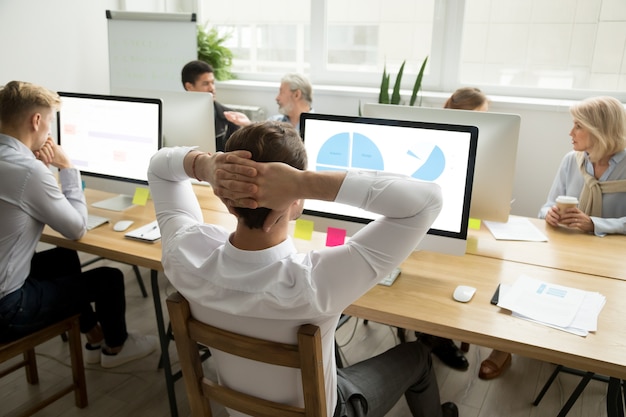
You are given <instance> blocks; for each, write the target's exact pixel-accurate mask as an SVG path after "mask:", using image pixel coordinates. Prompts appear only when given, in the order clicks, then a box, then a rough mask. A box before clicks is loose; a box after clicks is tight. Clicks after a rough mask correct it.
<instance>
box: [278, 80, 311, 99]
mask: <svg viewBox="0 0 626 417" xmlns="http://www.w3.org/2000/svg"><path fill="white" fill-rule="evenodd" d="M280 82H281V83H285V84H287V85H288V86H289V90H291V91H296V90H300V91H301V92H302V99H303V100H304V101H306V102H307V103H309V106H310V105H311V104H313V87H312V86H311V82H310V81H309V79H308V78H306V77H305V76H304V75H302V74H286V75H285V76H284V77H283V78H282V79H281V80H280Z"/></svg>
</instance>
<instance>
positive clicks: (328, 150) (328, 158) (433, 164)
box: [315, 132, 446, 181]
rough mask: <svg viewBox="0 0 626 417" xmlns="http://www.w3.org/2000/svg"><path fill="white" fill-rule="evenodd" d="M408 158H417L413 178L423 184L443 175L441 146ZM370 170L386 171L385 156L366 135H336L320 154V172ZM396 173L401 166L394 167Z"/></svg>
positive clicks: (317, 161) (328, 141) (318, 162)
mask: <svg viewBox="0 0 626 417" xmlns="http://www.w3.org/2000/svg"><path fill="white" fill-rule="evenodd" d="M406 152H407V155H409V156H411V157H412V158H415V160H416V162H415V166H416V168H412V167H410V169H409V170H408V171H409V172H410V171H413V173H412V174H410V175H411V176H412V177H413V178H416V179H419V180H423V181H434V180H436V179H437V178H439V176H440V175H441V174H442V173H443V171H444V169H445V164H446V159H445V155H444V153H443V151H442V150H441V148H440V147H439V146H434V147H433V149H432V151H431V152H430V153H429V154H428V155H427V156H426V158H422V157H420V156H419V155H416V154H415V153H414V152H412V151H410V150H407V151H406ZM351 168H352V169H354V168H356V169H367V170H375V171H384V170H385V163H384V160H383V156H382V154H381V152H380V150H379V149H378V146H376V143H375V142H374V141H373V140H371V139H370V138H368V137H367V136H365V135H363V134H361V133H357V132H354V133H352V132H342V133H337V134H335V135H333V136H331V137H330V138H328V139H327V140H326V142H324V144H323V145H322V147H321V148H320V151H319V153H318V155H317V160H316V163H315V169H316V170H317V171H329V170H333V171H345V170H347V169H351ZM394 168H395V170H396V171H397V169H399V167H394Z"/></svg>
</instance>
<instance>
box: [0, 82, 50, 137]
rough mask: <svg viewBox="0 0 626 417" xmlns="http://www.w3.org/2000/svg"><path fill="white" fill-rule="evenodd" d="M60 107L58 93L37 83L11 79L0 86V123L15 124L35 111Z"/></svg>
mask: <svg viewBox="0 0 626 417" xmlns="http://www.w3.org/2000/svg"><path fill="white" fill-rule="evenodd" d="M60 107H61V98H60V97H59V95H58V94H57V93H55V92H54V91H50V90H48V89H47V88H44V87H41V86H38V85H35V84H31V83H28V82H24V81H10V82H8V83H7V84H6V85H5V86H4V87H2V88H0V125H4V126H9V125H11V126H15V125H16V124H19V123H20V122H21V120H22V119H23V118H24V117H29V116H30V115H31V114H33V113H35V112H38V111H41V110H43V109H50V110H52V111H57V110H58V109H59V108H60Z"/></svg>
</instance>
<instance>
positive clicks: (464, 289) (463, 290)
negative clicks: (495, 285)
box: [452, 285, 476, 303]
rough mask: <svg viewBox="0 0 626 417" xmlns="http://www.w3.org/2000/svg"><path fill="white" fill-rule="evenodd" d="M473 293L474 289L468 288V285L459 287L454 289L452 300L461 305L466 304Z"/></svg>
mask: <svg viewBox="0 0 626 417" xmlns="http://www.w3.org/2000/svg"><path fill="white" fill-rule="evenodd" d="M475 292H476V288H474V287H470V286H469V285H459V286H458V287H456V288H455V289H454V293H453V294H452V298H454V299H455V300H456V301H459V302H461V303H467V302H468V301H469V300H471V299H472V297H473V296H474V293H475Z"/></svg>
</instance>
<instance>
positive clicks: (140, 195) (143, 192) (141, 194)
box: [133, 187, 150, 206]
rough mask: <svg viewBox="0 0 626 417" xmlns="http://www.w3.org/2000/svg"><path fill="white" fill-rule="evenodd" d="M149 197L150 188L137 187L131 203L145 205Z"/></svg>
mask: <svg viewBox="0 0 626 417" xmlns="http://www.w3.org/2000/svg"><path fill="white" fill-rule="evenodd" d="M148 197H150V189H148V188H142V187H137V188H135V195H134V196H133V204H136V205H138V206H145V205H146V203H147V202H148Z"/></svg>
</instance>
